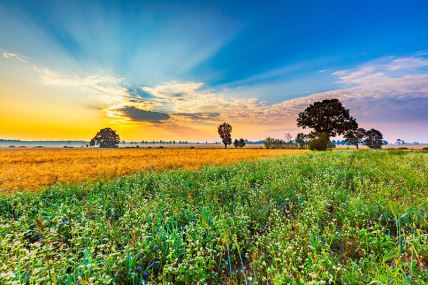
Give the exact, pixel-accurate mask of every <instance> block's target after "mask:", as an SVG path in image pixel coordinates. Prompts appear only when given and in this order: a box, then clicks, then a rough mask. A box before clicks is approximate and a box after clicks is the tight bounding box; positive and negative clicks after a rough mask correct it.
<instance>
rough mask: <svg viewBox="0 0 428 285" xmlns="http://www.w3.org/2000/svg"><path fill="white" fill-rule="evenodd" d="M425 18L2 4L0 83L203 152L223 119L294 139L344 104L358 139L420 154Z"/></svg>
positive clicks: (371, 5) (211, 5)
mask: <svg viewBox="0 0 428 285" xmlns="http://www.w3.org/2000/svg"><path fill="white" fill-rule="evenodd" d="M231 2H232V3H231ZM265 2H268V3H265ZM427 11H428V2H426V1H297V0H296V1H126V2H125V1H7V0H6V1H5V0H3V1H1V2H0V52H2V54H3V58H2V59H1V61H0V64H1V65H0V73H1V72H3V73H6V72H8V73H10V71H11V70H13V71H12V73H14V74H15V76H13V74H12V75H10V74H9V75H8V78H9V79H8V81H7V82H6V81H5V80H6V79H4V78H3V81H0V83H1V84H2V85H3V86H6V85H10V84H13V83H12V82H15V80H16V81H17V80H18V78H19V77H20V74H23V73H26V72H28V73H31V72H33V73H34V74H35V75H34V76H35V78H34V81H37V80H38V81H39V82H38V83H37V82H34V83H33V85H36V84H39V85H41V86H42V87H43V88H45V90H46V92H47V93H52V92H53V88H55V92H61V91H60V90H63V92H64V93H67V92H75V93H76V94H77V95H75V96H76V97H79V98H77V99H76V101H79V100H80V101H81V96H83V97H85V98H86V97H88V98H87V102H80V101H79V102H80V103H81V105H82V108H83V106H84V107H85V108H87V106H88V105H91V106H94V105H96V106H97V107H99V109H100V110H101V111H102V112H103V114H104V115H105V117H106V118H110V119H115V120H116V121H115V123H117V124H118V125H120V124H122V125H125V124H128V125H129V124H132V125H134V126H135V125H136V123H139V124H140V125H142V126H144V127H147V126H148V125H150V128H151V131H152V132H155V134H154V136H155V135H156V130H158V131H159V136H161V137H164V136H170V135H172V134H176V133H180V132H182V134H183V136H184V137H186V136H188V134H189V133H192V134H195V138H197V137H198V136H199V137H201V139H204V137H206V136H208V137H209V138H214V137H213V136H212V134H211V133H210V132H209V131H207V129H208V128H209V127H210V126H211V125H214V124H216V123H217V121H222V120H229V121H231V122H234V123H235V125H237V126H239V125H240V124H242V125H245V123H244V120H245V121H246V122H250V123H252V124H253V125H254V126H256V127H255V128H256V130H257V132H258V133H259V135H257V134H251V133H249V132H248V129H247V131H242V132H241V133H239V134H242V135H245V136H247V137H252V138H258V137H263V135H280V134H281V133H283V132H286V131H290V132H292V133H295V132H297V131H298V130H297V128H296V126H295V123H294V122H295V116H296V113H298V111H299V110H300V109H301V106H302V104H303V103H306V102H311V100H312V101H313V100H315V98H323V96H324V97H325V96H326V97H331V96H339V97H340V96H342V97H343V100H344V102H345V103H348V107H352V108H351V112H352V111H353V110H354V111H355V115H356V117H357V119H359V118H361V120H360V121H361V122H360V124H362V126H363V127H367V128H370V127H377V128H379V129H381V130H384V133H385V135H386V136H387V137H388V138H389V139H393V138H395V137H397V136H401V137H403V138H405V139H408V140H425V141H428V134H426V133H427V132H426V126H427V125H428V117H427V115H426V114H425V112H424V111H423V110H420V108H421V104H422V106H423V105H424V104H427V103H428V99H427V94H426V93H425V92H426V89H427V88H426V87H427V86H426V85H427V84H424V82H425V77H424V76H425V75H427V74H428V70H427V67H428V64H426V60H427V59H428V55H427V51H428V17H427V16H426V12H427ZM12 61H13V63H12ZM380 74H382V75H383V76H379V75H380ZM347 75H348V76H347ZM355 76H357V77H358V76H360V77H361V78H360V79H359V80H355ZM12 77H13V78H12ZM30 78H31V76H28V80H29V81H31V80H30ZM94 78H95V80H94ZM373 78H377V79H376V80H377V81H376V82H374V81H373V80H372V79H373ZM386 83H388V84H386ZM395 84H398V85H399V86H398V87H397V86H396V85H395ZM29 85H30V84H29ZM390 86H396V87H395V89H393V90H390V88H391V87H390ZM42 87H40V88H41V90H42V89H43V88H42ZM79 88H80V90H77V89H79ZM31 89H32V88H28V90H27V91H22V92H27V96H33V97H34V95H32V94H31ZM75 89H76V90H75ZM88 89H90V90H88ZM397 90H400V92H397ZM78 91H79V92H78ZM392 91H393V92H392ZM123 92H124V93H123ZM110 93H111V94H110ZM102 94H107V95H108V96H106V97H107V98H100V97H102ZM350 94H351V95H350ZM361 94H366V95H364V96H365V97H364V98H360V97H361ZM367 94H369V95H367ZM1 96H6V95H3V94H1ZM52 96H54V95H52ZM89 97H90V98H89ZM342 97H340V98H342ZM55 100H58V99H55ZM55 100H52V101H54V102H53V103H52V102H48V101H49V100H48V99H46V104H52V106H55ZM64 100H65V99H64ZM66 100H68V101H67V103H69V100H70V98H67V99H66ZM373 100H374V101H375V102H374V103H373ZM403 101H404V102H406V103H405V104H403ZM365 102H372V104H371V105H368V106H366V105H365V104H367V103H365ZM412 102H413V103H412ZM57 103H58V102H57ZM59 104H65V101H61V102H59ZM76 104H77V103H76ZM373 106H377V108H374V109H373ZM425 106H428V105H425ZM386 107H388V108H390V110H385V108H386ZM281 108H283V111H282V113H281ZM299 108H300V109H299ZM367 110H370V112H369V113H367V112H368V111H367ZM138 112H140V113H139V114H137V113H138ZM15 113H16V112H15ZM135 114H137V115H135ZM213 114H217V116H215V115H213ZM415 114H416V115H415ZM151 116H152V117H153V120H151V119H150V117H151ZM246 116H248V118H246ZM147 118H149V119H147ZM196 118H197V119H196ZM240 118H242V119H240ZM388 118H389V119H388ZM403 118H408V119H403ZM409 118H410V119H409ZM189 120H190V122H191V123H195V124H196V125H198V127H195V128H194V132H192V131H191V130H189V126H188V125H187V126H186V125H185V123H186V122H187V123H189ZM264 121H265V122H267V123H266V124H267V126H263V122H264ZM403 121H409V122H408V123H407V124H409V125H412V126H413V127H412V128H413V129H414V130H413V131H412V132H411V131H410V130H409V127H408V125H406V123H403ZM107 122H110V121H107ZM272 123H274V124H275V126H276V127H275V128H272V127H271V126H272ZM136 128H138V126H137V127H135V128H133V129H134V130H135V129H136ZM183 129H185V130H186V131H183ZM165 130H167V131H165ZM242 130H244V128H242ZM168 131H169V133H168ZM131 133H132V131H129V134H130V135H129V136H131V137H136V136H137V134H135V135H131ZM0 135H2V134H0ZM3 135H12V136H19V134H18V133H10V132H9V133H5V134H3ZM214 136H215V131H214Z"/></svg>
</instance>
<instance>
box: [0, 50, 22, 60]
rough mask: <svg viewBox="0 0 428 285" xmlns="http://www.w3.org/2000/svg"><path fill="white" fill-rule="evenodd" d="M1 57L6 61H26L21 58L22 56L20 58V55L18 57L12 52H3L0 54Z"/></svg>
mask: <svg viewBox="0 0 428 285" xmlns="http://www.w3.org/2000/svg"><path fill="white" fill-rule="evenodd" d="M1 55H2V56H3V57H5V58H7V59H15V60H18V61H20V62H27V61H26V60H25V58H24V57H22V56H20V55H18V54H16V53H14V52H10V51H3V52H2V53H1Z"/></svg>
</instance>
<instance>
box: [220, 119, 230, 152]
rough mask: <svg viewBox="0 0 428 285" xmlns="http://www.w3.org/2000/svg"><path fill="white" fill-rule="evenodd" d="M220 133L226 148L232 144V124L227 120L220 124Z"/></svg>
mask: <svg viewBox="0 0 428 285" xmlns="http://www.w3.org/2000/svg"><path fill="white" fill-rule="evenodd" d="M218 134H219V136H220V138H221V141H222V142H223V144H224V148H227V146H228V145H230V144H232V126H231V125H230V124H228V123H226V122H224V123H223V124H221V125H220V126H218Z"/></svg>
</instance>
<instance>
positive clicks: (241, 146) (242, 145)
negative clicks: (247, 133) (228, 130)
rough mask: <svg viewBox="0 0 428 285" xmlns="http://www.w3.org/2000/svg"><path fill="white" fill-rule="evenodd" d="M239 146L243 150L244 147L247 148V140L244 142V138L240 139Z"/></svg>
mask: <svg viewBox="0 0 428 285" xmlns="http://www.w3.org/2000/svg"><path fill="white" fill-rule="evenodd" d="M238 146H239V147H240V148H243V147H244V146H245V140H244V139H243V138H240V139H239V142H238Z"/></svg>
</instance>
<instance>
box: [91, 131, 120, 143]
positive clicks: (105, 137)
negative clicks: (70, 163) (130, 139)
mask: <svg viewBox="0 0 428 285" xmlns="http://www.w3.org/2000/svg"><path fill="white" fill-rule="evenodd" d="M119 143H120V137H119V135H118V134H117V133H116V131H115V130H112V129H111V128H104V129H101V130H100V131H99V132H98V133H97V134H96V135H95V137H93V138H92V139H91V141H90V143H89V144H90V146H95V145H99V146H100V147H106V148H109V147H117V146H118V144H119Z"/></svg>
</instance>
